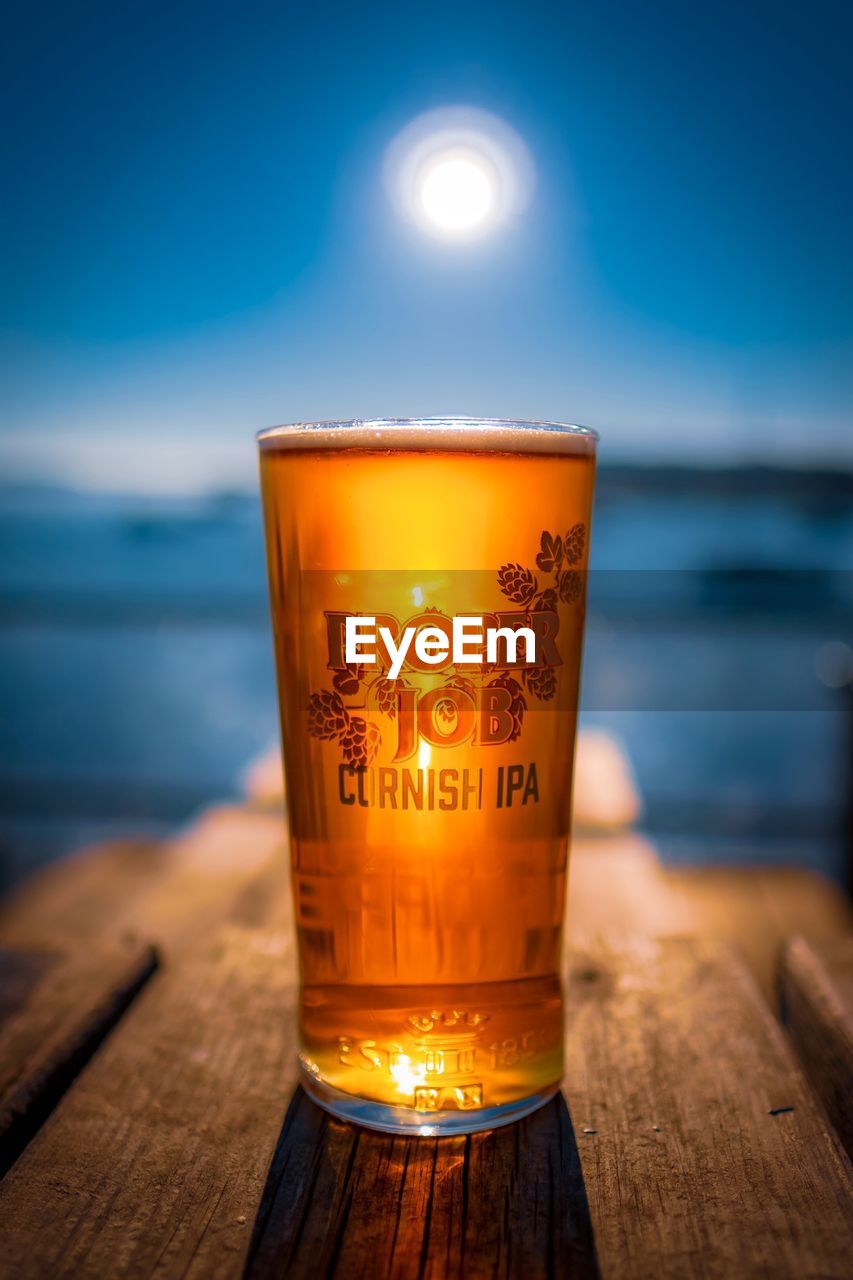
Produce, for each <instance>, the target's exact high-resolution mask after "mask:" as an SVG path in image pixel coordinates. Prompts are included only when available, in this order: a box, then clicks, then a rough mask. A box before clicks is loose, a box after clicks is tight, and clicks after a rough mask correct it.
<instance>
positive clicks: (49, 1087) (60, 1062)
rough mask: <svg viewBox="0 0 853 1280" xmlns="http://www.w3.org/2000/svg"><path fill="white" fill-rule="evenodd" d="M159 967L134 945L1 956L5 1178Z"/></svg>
mask: <svg viewBox="0 0 853 1280" xmlns="http://www.w3.org/2000/svg"><path fill="white" fill-rule="evenodd" d="M155 967H156V957H155V955H154V951H153V950H152V948H151V947H148V946H144V945H140V944H136V943H127V942H126V943H123V944H122V943H118V944H115V945H112V946H110V945H105V946H104V945H102V946H98V947H95V948H91V949H86V950H85V951H82V952H81V951H80V950H79V949H73V950H70V951H69V950H68V949H67V948H63V946H62V945H61V944H60V942H59V940H58V939H56V938H54V939H51V940H50V941H46V942H45V944H44V945H43V946H41V947H31V948H28V949H27V950H20V949H10V948H0V1176H2V1173H4V1172H5V1171H6V1170H7V1169H8V1168H9V1167H10V1165H11V1164H12V1163H13V1162H14V1161H15V1160H16V1159H17V1157H18V1155H19V1153H20V1152H21V1150H22V1149H23V1147H24V1146H25V1145H26V1143H27V1142H28V1141H29V1140H30V1138H31V1137H32V1135H33V1134H34V1133H35V1132H36V1130H37V1129H38V1127H39V1126H40V1125H41V1124H42V1122H43V1121H44V1119H45V1117H46V1116H48V1115H49V1114H50V1112H51V1111H52V1109H53V1108H54V1106H55V1105H56V1103H57V1102H58V1100H59V1098H60V1097H61V1096H62V1094H63V1093H64V1092H65V1090H66V1089H67V1088H68V1087H69V1085H70V1084H71V1083H72V1081H73V1080H74V1077H75V1076H76V1075H77V1073H78V1072H79V1071H80V1070H81V1068H82V1067H83V1066H84V1065H85V1063H86V1062H87V1061H88V1059H89V1058H90V1057H91V1056H92V1054H93V1053H94V1052H95V1050H96V1049H97V1047H98V1045H99V1044H100V1043H101V1041H102V1040H103V1039H104V1037H105V1036H106V1035H107V1034H108V1033H109V1032H110V1030H111V1029H112V1028H113V1027H114V1026H115V1024H116V1023H117V1021H118V1019H119V1018H120V1017H121V1015H122V1014H123V1013H124V1011H125V1010H126V1009H127V1007H128V1006H129V1005H130V1003H131V1001H132V1000H133V998H134V996H135V995H136V994H137V993H138V992H139V991H140V989H141V988H142V987H143V986H144V984H145V983H146V981H147V980H148V979H149V978H150V976H151V974H152V973H153V972H154V969H155Z"/></svg>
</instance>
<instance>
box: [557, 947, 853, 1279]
mask: <svg viewBox="0 0 853 1280" xmlns="http://www.w3.org/2000/svg"><path fill="white" fill-rule="evenodd" d="M566 1092H567V1097H568V1101H569V1109H570V1111H571V1114H572V1119H573V1122H574V1126H575V1132H576V1133H577V1135H578V1145H579V1150H580V1156H581V1164H582V1168H583V1174H584V1181H585V1184H586V1190H587V1195H588V1198H589V1204H590V1211H591V1214H592V1223H593V1229H594V1232H595V1240H596V1247H597V1250H598V1255H599V1261H600V1265H601V1271H602V1274H603V1276H604V1277H605V1278H607V1277H610V1276H612V1277H614V1278H616V1277H618V1280H641V1278H642V1280H646V1278H648V1280H652V1278H653V1277H660V1276H678V1277H687V1276H697V1277H698V1276H703V1277H720V1280H723V1278H725V1280H731V1277H733V1276H737V1277H738V1278H739V1280H745V1278H748V1277H774V1280H775V1278H777V1277H778V1278H782V1277H790V1278H791V1280H802V1277H804V1276H820V1277H839V1280H840V1278H841V1277H845V1278H846V1277H848V1276H849V1274H850V1257H851V1249H853V1215H852V1214H851V1209H852V1208H853V1200H851V1195H853V1183H851V1173H850V1164H849V1161H848V1160H847V1158H846V1156H845V1155H844V1152H843V1151H842V1150H841V1148H840V1146H839V1145H838V1143H837V1141H836V1139H835V1137H834V1135H833V1134H832V1132H831V1130H830V1129H829V1126H828V1125H827V1123H826V1121H825V1118H824V1116H823V1114H822V1112H821V1110H820V1109H819V1107H818V1106H817V1105H816V1103H815V1101H814V1099H813V1098H812V1096H811V1094H810V1092H809V1090H808V1088H807V1086H806V1083H805V1081H804V1079H803V1077H802V1075H801V1073H800V1072H799V1070H798V1068H797V1066H796V1064H795V1062H794V1059H793V1056H792V1054H791V1052H790V1048H789V1046H788V1045H787V1043H786V1041H785V1039H784V1034H783V1032H782V1030H781V1028H780V1027H779V1026H778V1024H777V1023H776V1022H775V1020H774V1019H773V1017H772V1015H771V1014H770V1011H769V1010H768V1008H767V1007H766V1005H765V1003H764V1002H763V1001H762V999H761V998H760V996H759V993H758V991H757V989H756V987H755V984H754V982H753V981H752V979H751V978H750V976H749V975H748V973H747V972H746V970H745V968H744V967H743V966H742V965H741V964H740V963H739V962H738V961H737V960H736V959H735V957H733V956H732V955H731V954H730V953H728V952H727V951H726V950H725V949H723V948H721V947H720V946H719V945H717V944H713V943H710V942H703V941H689V940H666V941H653V940H648V941H647V942H646V943H644V944H632V945H630V946H627V947H623V946H614V947H612V948H610V949H609V950H607V949H605V948H604V947H599V948H597V949H596V950H594V951H591V952H589V953H587V954H586V955H578V956H576V957H575V958H574V961H573V964H572V971H571V981H570V985H569V991H568V1037H567V1073H566Z"/></svg>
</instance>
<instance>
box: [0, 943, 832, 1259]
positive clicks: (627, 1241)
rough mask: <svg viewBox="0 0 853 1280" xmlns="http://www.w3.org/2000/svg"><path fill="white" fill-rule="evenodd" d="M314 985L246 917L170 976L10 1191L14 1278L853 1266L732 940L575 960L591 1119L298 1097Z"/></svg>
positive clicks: (822, 1129) (580, 1054)
mask: <svg viewBox="0 0 853 1280" xmlns="http://www.w3.org/2000/svg"><path fill="white" fill-rule="evenodd" d="M292 983H293V955H292V947H291V942H290V939H289V936H288V935H287V934H282V933H273V934H271V933H269V932H267V931H255V932H248V931H238V930H234V929H230V930H228V931H226V933H225V935H224V936H223V937H222V938H220V940H218V941H217V942H216V943H215V944H213V945H211V946H210V947H209V948H208V949H207V951H206V953H205V954H202V953H200V952H196V953H194V954H193V955H190V956H185V957H184V958H183V959H182V960H181V961H180V963H178V964H176V965H175V967H174V968H173V969H172V970H171V971H166V972H164V973H162V974H159V975H158V976H157V978H156V980H155V981H154V982H152V983H150V984H149V986H148V987H147V988H146V990H145V991H143V993H142V994H141V996H140V997H139V999H138V1000H137V1001H136V1002H135V1004H134V1006H133V1007H132V1008H131V1010H130V1011H129V1012H128V1014H127V1015H126V1017H125V1018H124V1019H123V1020H122V1023H121V1025H120V1027H119V1028H118V1030H117V1032H116V1033H115V1034H114V1035H113V1036H112V1037H111V1038H110V1039H109V1040H108V1041H107V1043H106V1044H105V1045H104V1046H103V1047H102V1049H101V1050H100V1052H99V1053H98V1055H97V1056H96V1057H95V1058H94V1059H93V1060H92V1062H91V1063H90V1064H89V1066H88V1068H87V1069H86V1070H85V1071H84V1072H83V1073H82V1074H81V1075H80V1077H79V1078H78V1080H77V1082H76V1084H75V1086H74V1088H73V1089H72V1090H71V1091H70V1092H69V1093H68V1094H67V1095H66V1096H65V1098H64V1099H63V1100H62V1102H61V1103H60V1105H59V1106H58V1107H57V1109H56V1111H55V1112H54V1113H53V1115H52V1116H51V1118H50V1119H49V1120H48V1122H47V1123H46V1124H45V1126H44V1127H43V1129H42V1130H41V1131H40V1133H39V1134H38V1136H37V1137H36V1138H35V1140H34V1141H33V1142H32V1143H31V1144H30V1146H29V1147H28V1148H27V1150H26V1151H25V1152H24V1153H23V1155H22V1156H21V1158H20V1159H19V1160H18V1162H17V1164H16V1165H15V1166H14V1168H13V1169H12V1170H11V1171H10V1173H9V1174H8V1175H7V1177H6V1179H5V1180H4V1181H3V1183H2V1184H0V1248H1V1249H3V1250H4V1254H3V1256H4V1257H5V1258H7V1259H8V1266H9V1271H10V1274H14V1275H16V1276H20V1277H23V1278H24V1280H26V1278H27V1277H31V1276H32V1277H41V1276H44V1275H50V1276H51V1277H69V1278H70V1277H74V1280H77V1278H78V1277H82V1278H83V1280H86V1278H87V1277H92V1278H93V1280H94V1278H95V1277H101V1276H103V1275H104V1274H108V1275H110V1276H128V1277H134V1278H136V1277H147V1276H153V1275H158V1276H161V1277H170V1276H178V1275H180V1276H182V1277H183V1276H199V1277H235V1280H236V1277H237V1276H240V1275H243V1274H244V1271H245V1272H246V1273H247V1274H248V1275H250V1276H252V1277H253V1278H254V1280H261V1278H263V1277H268V1276H284V1275H287V1276H297V1277H298V1276H310V1277H312V1278H313V1277H315V1276H323V1275H336V1276H348V1275H356V1276H357V1275H366V1274H373V1273H375V1272H377V1271H378V1272H380V1273H383V1274H388V1275H392V1276H395V1277H402V1278H403V1280H406V1278H407V1277H409V1276H412V1277H414V1276H435V1277H439V1276H445V1275H451V1276H467V1275H472V1276H477V1275H486V1274H488V1275H496V1276H524V1277H525V1278H526V1277H528V1276H530V1277H537V1276H546V1275H558V1276H591V1275H595V1274H596V1268H597V1265H599V1266H600V1269H601V1274H602V1275H603V1276H604V1280H609V1278H610V1277H612V1278H613V1280H632V1278H633V1277H655V1280H660V1277H669V1276H671V1277H678V1278H679V1280H680V1278H681V1277H692V1276H702V1277H717V1276H720V1277H726V1280H729V1277H731V1276H733V1275H737V1276H738V1277H739V1278H740V1277H745V1278H746V1280H749V1278H750V1277H753V1276H754V1277H759V1276H761V1277H767V1276H771V1275H772V1276H773V1277H774V1280H775V1277H780V1278H782V1280H784V1278H785V1277H791V1278H792V1280H793V1278H794V1277H796V1280H800V1278H801V1277H802V1276H805V1275H820V1276H821V1277H841V1276H844V1277H845V1278H846V1276H847V1275H848V1274H849V1256H850V1248H851V1243H853V1242H851V1178H850V1168H849V1162H847V1161H846V1158H845V1157H844V1154H843V1152H842V1151H841V1150H840V1148H839V1147H838V1145H837V1143H836V1141H835V1139H834V1137H833V1135H832V1134H831V1132H830V1131H829V1129H828V1126H827V1124H826V1122H825V1119H824V1117H823V1116H822V1113H821V1112H820V1110H819V1108H818V1107H817V1106H816V1104H815V1103H814V1101H813V1099H812V1097H811V1095H810V1094H809V1092H808V1090H807V1088H806V1086H805V1084H804V1081H803V1079H802V1077H801V1075H800V1074H799V1072H798V1070H797V1068H796V1066H795V1064H794V1062H793V1059H792V1056H791V1053H790V1049H789V1048H788V1046H787V1044H786V1042H785V1039H784V1036H783V1034H782V1032H781V1030H780V1029H779V1028H778V1027H777V1026H776V1024H775V1023H774V1021H773V1019H772V1017H771V1016H770V1014H769V1012H768V1010H767V1009H766V1008H765V1007H764V1005H763V1004H762V1002H761V999H760V997H759V996H758V993H757V991H756V989H755V987H754V984H753V983H752V982H751V980H750V979H749V977H748V976H747V975H746V973H745V972H744V970H743V968H742V966H740V965H739V964H738V963H737V962H736V961H735V960H734V959H733V958H732V957H730V955H729V954H728V953H727V952H726V951H724V950H722V949H720V948H719V947H716V946H712V945H711V944H709V943H701V942H687V941H664V942H654V941H649V940H646V941H644V942H638V941H635V942H633V943H632V944H631V945H630V946H628V947H623V948H619V949H614V948H607V947H605V946H604V945H603V944H598V945H596V947H594V948H593V949H591V950H588V951H584V952H581V953H580V954H578V955H577V956H576V957H575V959H574V962H573V970H572V981H571V986H570V988H569V996H568V1035H567V1063H568V1071H567V1095H568V1098H569V1104H570V1108H571V1112H572V1117H573V1121H574V1127H572V1122H571V1121H570V1120H569V1116H568V1113H567V1111H566V1109H565V1105H564V1104H563V1103H562V1101H561V1100H560V1099H557V1100H555V1101H554V1102H552V1103H551V1104H550V1105H549V1106H548V1107H546V1108H544V1109H543V1110H542V1111H540V1112H539V1113H537V1115H535V1116H532V1117H530V1118H529V1119H528V1120H527V1121H523V1122H522V1123H520V1124H518V1125H515V1126H512V1127H510V1128H507V1129H502V1130H497V1131H495V1132H493V1133H487V1134H480V1135H474V1136H472V1137H470V1138H458V1139H444V1140H441V1141H435V1140H432V1139H430V1140H425V1141H424V1140H418V1139H406V1140H404V1139H400V1138H395V1137H391V1136H385V1135H380V1134H371V1133H368V1132H366V1131H358V1130H355V1129H354V1128H352V1127H350V1126H347V1125H343V1124H339V1123H338V1122H336V1121H334V1120H332V1119H330V1118H329V1117H327V1116H325V1114H323V1113H322V1112H320V1111H319V1110H318V1109H317V1108H316V1107H315V1106H314V1104H313V1103H311V1102H310V1101H309V1100H308V1099H307V1098H305V1097H304V1096H303V1095H302V1094H301V1093H297V1095H296V1098H295V1099H294V1101H293V1102H292V1103H291V1105H290V1107H289V1109H287V1114H286V1116H285V1110H286V1108H287V1102H288V1097H289V1095H290V1089H291V1086H292V1080H293V1033H292V1021H291V1020H292V1015H293V1008H292V1004H293V985H292ZM283 1116H285V1119H284V1124H283V1126H282V1117H283ZM581 1171H582V1176H581ZM582 1179H583V1180H582ZM593 1239H594V1241H595V1246H596V1249H597V1259H598V1261H597V1262H596V1256H595V1254H594V1252H593V1246H592V1241H593Z"/></svg>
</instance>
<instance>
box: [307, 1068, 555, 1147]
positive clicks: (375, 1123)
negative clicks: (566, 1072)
mask: <svg viewBox="0 0 853 1280" xmlns="http://www.w3.org/2000/svg"><path fill="white" fill-rule="evenodd" d="M299 1068H300V1076H301V1083H302V1087H303V1089H304V1090H305V1092H306V1093H307V1094H308V1096H309V1097H310V1098H312V1099H313V1101H314V1102H316V1103H317V1105H318V1106H320V1107H322V1108H323V1110H324V1111H328V1112H329V1113H330V1114H331V1115H333V1116H335V1117H336V1118H337V1119H338V1120H347V1121H349V1122H350V1123H351V1124H360V1125H363V1126H364V1127H365V1128H366V1129H378V1130H379V1132H380V1133H402V1134H408V1135H409V1136H410V1137H414V1138H442V1137H452V1136H453V1135H454V1134H458V1133H480V1132H481V1131H482V1130H484V1129H499V1128H500V1127H501V1125H505V1124H514V1123H515V1121H516V1120H523V1119H524V1117H525V1116H529V1115H531V1114H532V1112H534V1111H538V1110H539V1108H540V1107H544V1105H545V1103H546V1102H550V1101H551V1099H552V1098H553V1097H554V1095H555V1094H556V1092H557V1090H558V1089H559V1087H560V1086H559V1084H552V1085H548V1087H547V1088H545V1089H540V1091H539V1092H538V1093H531V1094H530V1095H529V1096H528V1097H526V1098H519V1099H518V1101H517V1102H505V1103H504V1104H503V1105H502V1106H499V1107H478V1108H477V1109H476V1110H472V1111H435V1112H430V1111H415V1110H414V1109H413V1108H412V1107H390V1106H387V1105H386V1104H385V1103H384V1102H372V1101H371V1100H370V1099H368V1098H358V1097H356V1095H355V1094H353V1093H343V1092H342V1091H341V1090H340V1089H335V1088H333V1086H332V1085H330V1084H325V1083H324V1082H323V1081H322V1080H318V1079H317V1077H316V1076H314V1075H312V1074H311V1072H310V1071H308V1070H307V1068H306V1067H305V1066H304V1065H303V1064H302V1063H300V1064H299Z"/></svg>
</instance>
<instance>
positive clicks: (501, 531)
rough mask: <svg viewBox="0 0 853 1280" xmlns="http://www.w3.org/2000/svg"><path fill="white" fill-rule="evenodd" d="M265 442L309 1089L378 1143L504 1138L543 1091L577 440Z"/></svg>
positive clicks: (556, 981) (556, 920) (564, 761)
mask: <svg viewBox="0 0 853 1280" xmlns="http://www.w3.org/2000/svg"><path fill="white" fill-rule="evenodd" d="M259 439H260V447H261V481H262V492H263V503H264V513H265V524H266V541H267V556H268V566H269V579H270V592H271V604H272V617H273V630H274V637H275V651H276V663H277V671H278V684H279V694H280V705H281V722H282V741H283V749H284V761H285V772H286V779H287V796H288V808H289V824H290V833H291V857H292V888H293V898H294V904H295V914H296V925H297V933H298V945H299V961H300V970H301V982H302V988H301V1001H300V1036H301V1053H300V1062H301V1066H302V1070H303V1076H304V1083H305V1086H306V1088H307V1089H308V1090H309V1092H310V1093H311V1094H312V1096H314V1097H315V1098H316V1099H317V1101H319V1102H320V1103H321V1104H322V1105H323V1106H325V1107H327V1109H329V1110H331V1111H332V1112H333V1113H335V1114H337V1115H340V1116H343V1117H345V1118H348V1119H354V1120H357V1121H360V1122H362V1123H365V1124H368V1125H371V1126H373V1127H376V1128H382V1129H386V1130H389V1131H392V1132H415V1133H417V1132H420V1133H430V1134H435V1133H444V1132H471V1131H473V1130H476V1129H479V1128H487V1127H492V1126H494V1125H495V1124H500V1123H506V1122H507V1121H508V1120H511V1119H514V1118H516V1117H517V1116H520V1115H523V1114H526V1113H527V1112H528V1111H530V1110H532V1109H533V1108H534V1107H535V1106H538V1105H541V1103H542V1102H543V1101H545V1100H546V1099H547V1098H548V1097H550V1096H551V1095H552V1094H553V1093H554V1091H555V1090H556V1088H557V1087H558V1084H559V1081H560V1077H561V1074H562V994H561V985H560V978H559V961H560V951H561V934H562V918H563V906H564V897H565V883H566V864H567V854H568V837H569V824H570V803H571V775H572V761H573V754H574V739H575V724H576V716H577V693H578V677H579V668H580V656H581V643H582V635H583V610H584V585H585V570H586V563H587V553H588V545H589V528H590V508H591V502H592V491H593V474H594V465H595V457H594V453H595V435H594V433H593V432H591V431H588V430H586V429H583V428H569V427H559V426H555V425H551V424H513V423H501V422H494V421H487V422H483V421H478V420H469V419H464V420H463V419H457V420H453V419H451V420H441V421H439V420H426V421H390V422H389V421H383V422H365V423H342V424H305V425H302V426H296V427H284V428H274V429H272V430H270V431H268V432H264V433H262V434H261V436H260V437H259ZM348 619H349V623H348V621H347V620H348ZM466 620H467V621H466ZM478 622H479V623H480V624H481V625H480V626H479V627H478ZM513 631H517V634H518V635H519V636H522V637H523V638H524V639H525V644H527V645H528V646H530V647H528V648H526V649H525V644H521V645H520V647H519V644H516V645H515V646H513V638H512V636H511V635H510V634H509V633H510V632H513ZM457 632H459V633H460V634H464V635H466V636H467V637H468V638H467V641H466V642H465V647H463V648H462V649H458V648H457V647H455V646H454V636H455V635H456V633H457ZM353 635H357V636H359V637H360V639H359V644H360V647H359V648H358V649H357V650H355V649H352V648H351V649H350V652H349V654H348V653H347V644H349V643H351V641H352V637H353ZM531 637H532V638H533V643H532V645H531V644H530V640H531ZM457 638H458V637H457ZM478 638H480V639H482V643H478ZM486 640H489V642H490V643H492V641H493V642H494V643H492V647H491V651H490V652H487V647H486ZM405 644H408V647H407V648H405V650H404V645H405ZM513 648H514V651H513ZM478 653H479V657H478ZM354 656H355V660H350V661H348V660H347V659H348V657H349V658H350V659H353V657H354ZM395 656H396V658H397V663H396V670H395V666H394V661H395Z"/></svg>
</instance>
